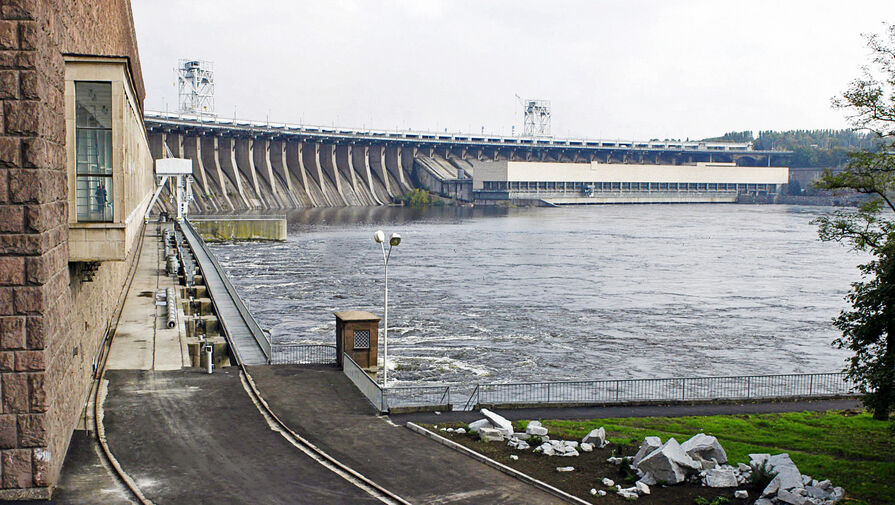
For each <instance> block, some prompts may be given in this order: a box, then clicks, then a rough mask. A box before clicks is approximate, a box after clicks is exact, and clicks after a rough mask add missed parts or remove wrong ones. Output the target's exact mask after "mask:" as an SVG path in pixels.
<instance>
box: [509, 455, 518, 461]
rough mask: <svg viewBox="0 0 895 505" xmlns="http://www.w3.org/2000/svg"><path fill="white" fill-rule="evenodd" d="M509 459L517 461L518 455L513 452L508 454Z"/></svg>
mask: <svg viewBox="0 0 895 505" xmlns="http://www.w3.org/2000/svg"><path fill="white" fill-rule="evenodd" d="M510 459H511V460H513V461H519V456H516V455H515V454H510Z"/></svg>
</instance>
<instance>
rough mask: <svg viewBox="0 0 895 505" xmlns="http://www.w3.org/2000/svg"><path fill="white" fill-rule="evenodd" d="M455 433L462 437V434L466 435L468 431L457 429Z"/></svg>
mask: <svg viewBox="0 0 895 505" xmlns="http://www.w3.org/2000/svg"><path fill="white" fill-rule="evenodd" d="M454 433H459V434H461V435H462V434H464V433H466V429H465V428H457V429H456V430H454Z"/></svg>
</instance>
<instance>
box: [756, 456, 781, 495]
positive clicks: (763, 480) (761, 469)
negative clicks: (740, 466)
mask: <svg viewBox="0 0 895 505" xmlns="http://www.w3.org/2000/svg"><path fill="white" fill-rule="evenodd" d="M751 466H752V475H751V476H750V477H749V482H751V483H752V484H753V485H754V486H755V487H756V488H757V489H764V488H766V487H768V484H770V483H771V481H772V480H774V477H776V476H777V472H775V471H774V469H773V467H771V466H768V460H764V461H762V462H761V464H760V465H759V464H753V465H751Z"/></svg>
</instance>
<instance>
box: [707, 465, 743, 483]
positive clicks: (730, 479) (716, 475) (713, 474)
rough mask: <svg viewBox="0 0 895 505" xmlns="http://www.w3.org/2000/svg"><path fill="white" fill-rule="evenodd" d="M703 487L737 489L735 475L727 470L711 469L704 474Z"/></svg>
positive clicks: (730, 470)
mask: <svg viewBox="0 0 895 505" xmlns="http://www.w3.org/2000/svg"><path fill="white" fill-rule="evenodd" d="M704 482H705V485H706V486H708V487H737V485H738V484H739V483H738V482H737V476H736V473H735V472H734V471H733V470H732V469H728V468H713V469H711V470H708V471H706V472H705V480H704Z"/></svg>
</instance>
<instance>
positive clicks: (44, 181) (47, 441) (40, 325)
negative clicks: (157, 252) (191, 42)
mask: <svg viewBox="0 0 895 505" xmlns="http://www.w3.org/2000/svg"><path fill="white" fill-rule="evenodd" d="M144 95H145V91H144V87H143V77H142V73H141V70H140V59H139V56H138V54H137V43H136V36H135V34H134V26H133V21H132V14H131V9H130V3H129V2H128V0H91V1H89V2H88V1H68V2H50V1H41V0H38V1H27V2H26V1H4V2H3V3H2V7H0V100H2V115H0V382H2V410H0V466H2V479H0V499H27V498H36V499H46V498H49V497H50V496H51V495H52V492H53V489H54V487H55V485H56V483H57V480H58V476H59V470H60V468H61V466H62V462H63V460H64V458H65V454H66V450H67V447H68V444H69V441H70V440H71V435H72V431H73V430H74V429H75V428H76V426H78V425H79V423H80V424H83V420H82V419H81V415H82V412H83V411H84V408H85V405H86V400H87V396H88V392H89V390H90V385H91V381H92V372H93V365H94V357H95V356H96V353H97V350H98V349H99V346H100V343H101V342H102V341H103V337H104V335H105V334H106V332H107V331H108V329H109V326H110V321H111V319H112V317H113V313H114V312H115V310H116V307H117V306H118V300H119V297H120V295H121V294H122V291H123V286H124V285H125V282H126V279H127V273H128V269H129V267H130V265H131V262H133V261H134V252H135V251H136V249H137V247H136V245H137V243H138V241H139V237H140V233H141V230H142V226H143V219H142V216H143V213H144V212H145V210H146V207H147V206H148V203H149V199H150V197H151V190H152V189H153V180H152V158H151V156H150V154H149V145H148V142H147V138H146V132H145V127H144V124H143V99H144ZM82 427H83V426H82Z"/></svg>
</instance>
